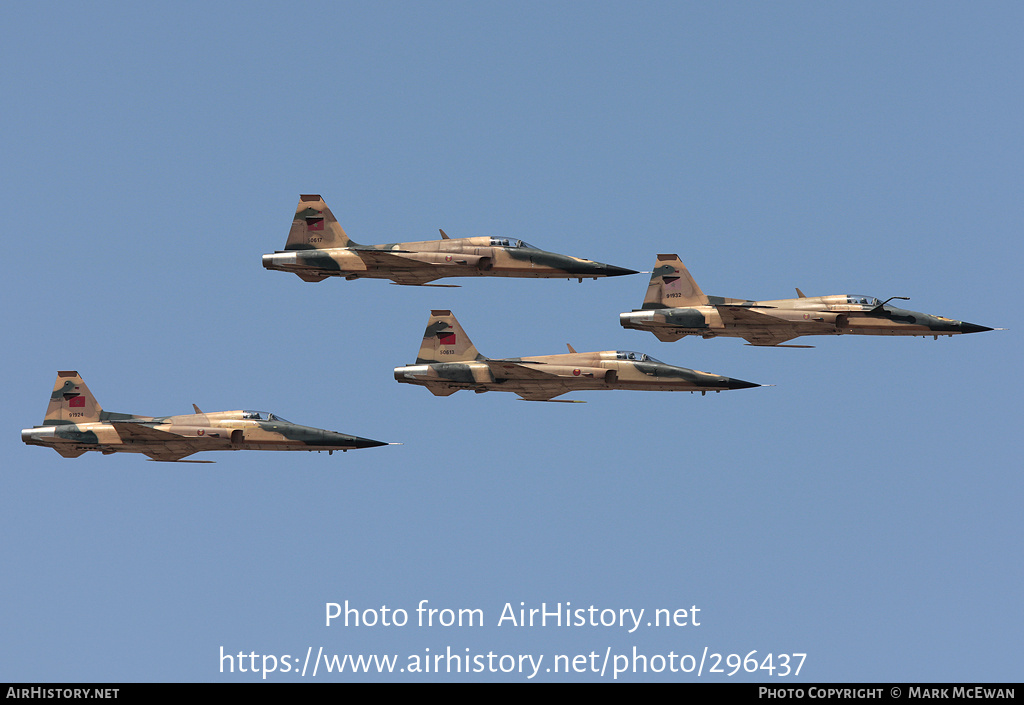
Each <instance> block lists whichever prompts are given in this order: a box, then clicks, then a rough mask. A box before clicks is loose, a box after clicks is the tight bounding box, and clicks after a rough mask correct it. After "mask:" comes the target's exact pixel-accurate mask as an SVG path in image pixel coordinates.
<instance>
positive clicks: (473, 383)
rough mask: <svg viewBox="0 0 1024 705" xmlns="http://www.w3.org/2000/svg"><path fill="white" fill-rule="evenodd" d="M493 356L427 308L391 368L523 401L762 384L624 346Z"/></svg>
mask: <svg viewBox="0 0 1024 705" xmlns="http://www.w3.org/2000/svg"><path fill="white" fill-rule="evenodd" d="M568 348H569V353H568V354H562V355H541V356H538V357H512V358H505V359H501V360H492V359H490V358H487V357H484V356H483V355H481V354H480V353H479V352H477V349H476V347H475V346H474V345H473V343H472V342H471V341H470V339H469V336H467V335H466V333H465V331H463V330H462V326H460V325H459V322H458V321H457V320H455V316H453V315H452V312H451V311H431V312H430V319H429V320H428V321H427V329H426V331H425V332H424V333H423V343H422V345H420V352H419V356H418V357H417V358H416V364H414V365H406V366H404V367H396V368H395V379H396V380H398V381H399V382H405V383H407V384H419V385H422V386H424V387H426V388H427V389H429V390H430V391H431V392H432V393H433V394H435V395H437V396H439V397H446V396H448V395H450V394H454V393H455V392H457V391H459V390H460V389H472V390H473V391H474V392H477V393H482V392H490V391H498V392H514V393H515V394H518V395H519V396H520V397H521V398H523V399H525V400H526V401H567V402H568V401H571V402H576V403H582V402H581V401H580V400H576V399H573V400H562V399H555V397H557V396H561V395H562V394H565V393H566V392H572V391H575V390H581V389H646V390H651V391H678V392H700V393H701V394H704V393H705V392H709V391H714V392H720V391H722V390H723V389H747V388H749V387H759V386H761V385H759V384H754V383H753V382H744V381H743V380H739V379H731V378H729V377H722V376H721V375H715V374H710V373H708V372H699V371H697V370H690V369H687V368H685V367H675V366H673V365H666V364H665V363H664V362H662V361H661V360H655V359H654V358H653V357H650V356H649V355H645V354H643V353H637V352H629V351H624V350H606V351H604V352H588V353H578V352H576V351H575V350H574V349H573V347H572V346H571V345H569V346H568Z"/></svg>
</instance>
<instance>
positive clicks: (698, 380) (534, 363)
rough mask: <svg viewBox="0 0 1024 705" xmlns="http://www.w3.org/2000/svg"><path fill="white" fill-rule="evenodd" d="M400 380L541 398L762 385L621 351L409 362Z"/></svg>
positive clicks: (443, 389)
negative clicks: (545, 395)
mask: <svg viewBox="0 0 1024 705" xmlns="http://www.w3.org/2000/svg"><path fill="white" fill-rule="evenodd" d="M395 379H396V380H398V381H399V382H404V383H407V384H418V385H423V386H426V387H428V388H429V389H430V390H431V391H432V392H434V393H435V394H439V395H447V394H451V393H453V392H455V391H458V390H460V389H472V390H473V391H475V392H487V391H509V392H515V393H517V394H520V395H522V396H540V395H542V394H543V393H544V392H545V391H558V390H561V391H558V394H563V393H565V392H568V391H572V390H577V389H579V390H587V389H634V390H650V391H688V392H696V391H721V390H723V389H743V388H747V387H757V386H759V385H757V384H754V383H751V382H744V381H743V380H736V379H732V378H729V377H723V376H721V375H716V374H711V373H707V372H701V371H699V370H692V369H688V368H685V367H676V366H674V365H668V364H665V363H664V362H661V361H660V360H656V359H654V358H652V357H650V356H648V355H645V354H643V353H635V352H628V351H621V350H606V351H602V352H591V353H569V354H561V355H541V356H535V357H518V358H506V359H500V360H486V361H468V362H434V363H427V364H416V365H407V366H403V367H396V368H395ZM550 396H556V395H554V394H552V395H550Z"/></svg>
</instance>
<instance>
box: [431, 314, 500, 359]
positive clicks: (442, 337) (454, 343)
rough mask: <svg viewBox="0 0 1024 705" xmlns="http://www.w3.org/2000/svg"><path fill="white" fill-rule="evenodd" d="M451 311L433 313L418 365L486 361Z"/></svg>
mask: <svg viewBox="0 0 1024 705" xmlns="http://www.w3.org/2000/svg"><path fill="white" fill-rule="evenodd" d="M484 359H486V358H485V357H484V356H483V355H481V354H480V353H479V352H477V349H476V346H474V345H473V342H472V341H471V340H470V339H469V336H468V335H466V332H465V331H464V330H462V326H460V325H459V322H458V321H457V320H455V316H453V315H452V312H451V311H431V312H430V319H429V320H428V321H427V329H426V330H425V331H424V332H423V343H422V344H421V345H420V353H419V355H418V356H417V358H416V364H418V365H422V364H426V363H430V362H469V361H471V360H484Z"/></svg>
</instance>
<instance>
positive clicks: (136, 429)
mask: <svg viewBox="0 0 1024 705" xmlns="http://www.w3.org/2000/svg"><path fill="white" fill-rule="evenodd" d="M192 408H193V409H195V412H196V413H194V414H184V415H181V416H160V417H152V416H136V415H134V414H118V413H115V412H112V411H104V410H103V409H102V408H100V405H99V403H98V402H97V401H96V398H95V397H94V396H93V395H92V393H91V392H90V391H89V388H88V387H86V386H85V382H83V381H82V378H81V377H80V376H79V374H78V373H77V372H58V373H57V381H56V383H55V384H54V385H53V393H52V394H51V395H50V405H49V406H47V407H46V416H45V417H44V418H43V425H42V426H35V427H33V428H26V429H23V430H22V432H21V440H23V441H24V442H25V443H27V444H28V445H33V446H44V447H49V448H53V449H54V450H55V451H57V452H58V453H60V454H61V455H62V456H64V457H65V458H77V457H78V456H80V455H82V454H83V453H85V452H86V451H88V450H98V451H100V452H101V453H103V454H105V455H106V454H110V453H142V454H143V455H147V456H149V458H150V460H161V461H168V462H174V461H179V460H181V459H182V458H184V457H186V456H189V455H192V454H193V453H198V452H200V451H204V450H309V451H313V450H316V451H320V450H326V451H327V452H328V453H333V452H334V451H336V450H341V451H347V450H352V449H353V448H373V447H375V446H386V445H390V444H388V443H384V442H382V441H373V440H370V439H369V438H359V437H358V436H349V435H346V434H344V433H335V432H334V431H324V430H321V429H319V428H311V427H309V426H299V425H297V424H293V423H292V422H290V421H285V420H284V419H282V418H281V417H280V416H276V415H274V414H269V413H267V412H265V411H214V412H211V413H208V414H204V413H203V412H202V411H200V410H199V407H198V406H196V405H195V404H193V405H192ZM183 462H186V463H209V462H212V461H209V460H185V461H183Z"/></svg>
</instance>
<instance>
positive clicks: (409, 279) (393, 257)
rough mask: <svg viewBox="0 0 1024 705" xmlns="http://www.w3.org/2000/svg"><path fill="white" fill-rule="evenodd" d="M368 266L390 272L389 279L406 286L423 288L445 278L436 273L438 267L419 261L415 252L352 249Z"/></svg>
mask: <svg viewBox="0 0 1024 705" xmlns="http://www.w3.org/2000/svg"><path fill="white" fill-rule="evenodd" d="M352 252H354V253H356V254H357V255H359V258H360V259H362V260H363V261H364V262H365V263H366V264H367V265H368V266H371V267H375V268H377V269H381V270H385V271H387V272H388V279H390V280H391V281H393V282H394V283H395V284H404V285H406V286H423V285H424V284H426V283H427V282H432V281H434V280H435V279H440V278H441V277H443V276H445V274H444V273H443V272H435V271H433V270H436V269H437V268H438V265H437V264H435V263H433V262H426V261H424V260H421V259H418V258H417V257H416V253H415V252H411V251H409V250H375V249H373V248H366V249H362V248H352Z"/></svg>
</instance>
